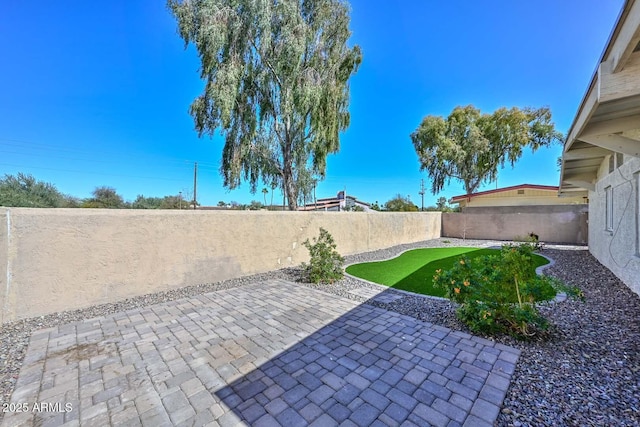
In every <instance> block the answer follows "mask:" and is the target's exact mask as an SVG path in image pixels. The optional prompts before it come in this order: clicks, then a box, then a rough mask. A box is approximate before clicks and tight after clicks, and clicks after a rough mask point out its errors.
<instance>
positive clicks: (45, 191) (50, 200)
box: [0, 173, 70, 208]
mask: <svg viewBox="0 0 640 427" xmlns="http://www.w3.org/2000/svg"><path fill="white" fill-rule="evenodd" d="M66 197H70V196H65V195H63V194H62V193H60V192H59V191H58V189H57V188H56V187H55V185H53V184H50V183H48V182H44V181H38V180H36V179H35V178H34V177H33V176H32V175H28V174H23V173H18V174H17V175H15V176H14V175H5V176H4V178H2V179H0V206H7V207H26V208H59V207H63V206H64V205H65V203H66V199H65V198H66ZM65 207H66V206H65Z"/></svg>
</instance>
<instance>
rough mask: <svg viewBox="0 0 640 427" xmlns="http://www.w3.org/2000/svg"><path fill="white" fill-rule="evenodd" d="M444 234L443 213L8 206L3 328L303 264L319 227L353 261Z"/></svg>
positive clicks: (1, 227)
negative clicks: (30, 319) (365, 254)
mask: <svg viewBox="0 0 640 427" xmlns="http://www.w3.org/2000/svg"><path fill="white" fill-rule="evenodd" d="M440 226H441V219H440V213H439V212H424V213H385V214H380V213H372V214H368V213H364V212H353V213H350V212H345V213H341V214H340V215H337V214H335V213H329V212H327V213H325V212H304V213H303V212H266V211H193V210H182V211H181V210H175V211H151V210H109V209H25V208H0V298H1V299H0V302H1V303H2V306H1V308H2V318H1V321H2V322H3V323H4V322H8V321H12V320H16V319H20V318H28V317H33V316H39V315H44V314H48V313H53V312H58V311H63V310H71V309H77V308H82V307H88V306H91V305H95V304H101V303H109V302H115V301H119V300H122V299H125V298H129V297H134V296H138V295H144V294H148V293H152V292H158V291H163V290H169V289H173V288H179V287H184V286H189V285H196V284H202V283H211V282H217V281H220V280H226V279H232V278H236V277H241V276H246V275H250V274H255V273H260V272H266V271H271V270H276V269H279V268H284V267H288V266H296V265H299V264H300V263H301V262H303V261H307V260H308V251H307V249H306V248H305V247H304V246H303V245H302V243H303V242H304V241H305V240H306V239H308V238H312V237H315V236H317V235H318V234H319V229H320V227H324V228H325V229H327V230H328V231H329V232H330V233H331V234H332V235H333V237H334V239H335V241H336V244H337V247H338V251H339V252H340V253H341V254H342V255H348V254H353V253H358V252H366V251H371V250H376V249H381V248H384V247H389V246H395V245H399V244H402V243H411V242H417V241H422V240H428V239H434V238H437V237H440V234H441V229H440Z"/></svg>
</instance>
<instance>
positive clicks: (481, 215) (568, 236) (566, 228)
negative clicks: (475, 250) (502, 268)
mask: <svg viewBox="0 0 640 427" xmlns="http://www.w3.org/2000/svg"><path fill="white" fill-rule="evenodd" d="M587 223H588V207H587V205H584V204H583V205H564V206H520V207H518V208H513V207H509V206H507V207H483V208H468V211H465V212H463V213H445V214H442V236H443V237H458V238H467V239H491V240H513V239H517V238H525V237H527V235H528V234H529V233H535V234H537V235H538V237H539V239H540V241H542V242H553V243H571V244H586V243H587V238H588V225H587Z"/></svg>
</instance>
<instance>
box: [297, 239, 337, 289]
mask: <svg viewBox="0 0 640 427" xmlns="http://www.w3.org/2000/svg"><path fill="white" fill-rule="evenodd" d="M302 244H303V245H304V246H305V247H306V248H307V249H308V250H309V257H310V260H309V264H306V263H302V268H304V269H305V271H306V272H307V274H308V276H309V280H310V281H311V282H312V283H333V282H335V281H336V280H340V279H342V277H343V276H344V271H343V269H342V266H343V264H344V258H342V256H340V254H339V253H338V252H337V251H336V244H335V242H334V240H333V237H332V236H331V234H329V232H328V231H327V230H325V229H324V228H322V227H321V228H320V236H319V237H318V238H315V237H314V238H313V243H311V242H309V239H307V240H305V241H304V242H303V243H302Z"/></svg>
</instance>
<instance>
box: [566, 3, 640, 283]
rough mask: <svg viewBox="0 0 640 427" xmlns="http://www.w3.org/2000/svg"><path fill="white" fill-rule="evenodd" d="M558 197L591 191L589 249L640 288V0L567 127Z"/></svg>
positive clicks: (627, 13) (622, 19)
mask: <svg viewBox="0 0 640 427" xmlns="http://www.w3.org/2000/svg"><path fill="white" fill-rule="evenodd" d="M560 195H561V196H570V197H576V196H587V197H588V199H589V251H590V252H591V253H592V254H593V255H594V256H595V257H596V258H597V259H598V261H600V262H601V263H602V264H604V265H605V266H607V267H608V268H609V269H610V270H611V271H612V272H613V273H614V274H616V275H617V276H618V277H619V278H620V279H621V280H622V281H624V282H625V283H626V284H627V285H628V286H629V287H630V288H631V289H633V290H634V291H635V292H636V293H638V294H640V1H634V0H627V1H625V3H624V6H623V9H622V12H621V13H620V16H619V17H618V21H617V23H616V25H615V27H614V29H613V32H612V33H611V36H610V37H609V41H608V42H607V45H606V47H605V50H604V53H603V54H602V57H601V58H600V61H599V62H598V66H597V68H596V71H595V73H594V75H593V77H592V79H591V82H590V84H589V87H588V88H587V92H586V94H585V96H584V98H583V100H582V103H581V104H580V107H579V109H578V112H577V114H576V117H575V119H574V121H573V124H572V125H571V129H570V131H569V134H568V136H567V140H566V142H565V145H564V152H563V156H562V172H561V178H560Z"/></svg>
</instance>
